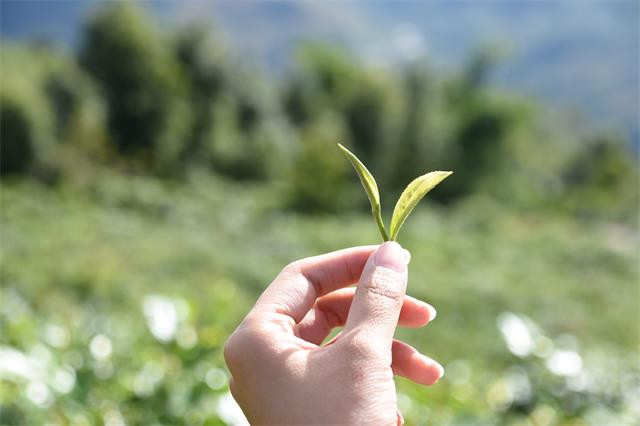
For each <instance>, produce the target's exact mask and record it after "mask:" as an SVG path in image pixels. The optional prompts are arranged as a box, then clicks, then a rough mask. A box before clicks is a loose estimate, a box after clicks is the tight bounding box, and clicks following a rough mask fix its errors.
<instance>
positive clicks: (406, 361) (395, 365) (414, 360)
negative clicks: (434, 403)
mask: <svg viewBox="0 0 640 426" xmlns="http://www.w3.org/2000/svg"><path fill="white" fill-rule="evenodd" d="M391 359H392V362H391V369H392V370H393V374H395V375H397V376H402V377H406V378H407V379H409V380H411V381H413V382H416V383H419V384H421V385H433V384H434V383H436V382H437V381H438V380H440V378H441V377H442V375H443V374H444V368H442V366H441V365H440V364H439V363H438V362H436V361H434V360H432V359H431V358H429V357H427V356H425V355H422V354H421V353H420V352H418V350H417V349H415V348H414V347H413V346H411V345H408V344H406V343H404V342H402V341H400V340H395V339H394V341H393V344H392V346H391Z"/></svg>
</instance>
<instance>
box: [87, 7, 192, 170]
mask: <svg viewBox="0 0 640 426" xmlns="http://www.w3.org/2000/svg"><path fill="white" fill-rule="evenodd" d="M166 42H167V41H166V40H164V39H163V38H162V37H160V35H159V34H158V33H156V31H155V29H154V28H153V27H152V25H151V23H150V22H149V21H148V20H147V19H146V16H145V15H144V13H143V12H142V11H141V10H140V9H138V8H137V7H136V6H133V5H132V4H131V3H115V4H110V5H108V6H105V7H104V8H103V9H102V10H100V11H99V12H98V13H97V14H96V15H95V16H94V17H93V18H92V20H91V21H90V23H89V24H88V26H87V28H86V32H85V38H84V40H83V44H82V48H81V53H80V58H81V63H82V64H83V66H84V67H85V69H87V71H88V72H89V73H90V74H91V75H92V76H94V77H95V79H96V80H97V81H98V82H99V84H100V87H101V89H102V91H103V94H104V97H105V99H106V102H107V105H108V120H109V129H110V131H111V133H112V136H113V140H114V142H115V146H116V148H117V150H118V152H119V153H121V154H122V155H124V156H128V157H134V158H136V159H137V160H140V161H141V163H142V164H143V165H145V166H146V167H148V168H150V169H151V170H154V171H159V172H162V173H172V172H175V171H176V169H179V168H180V164H179V162H180V156H181V153H182V150H183V149H184V142H185V139H186V135H187V129H188V127H189V109H188V104H187V99H186V88H185V82H184V79H183V76H182V75H181V73H180V69H179V66H178V63H177V61H176V60H175V57H174V56H173V55H172V52H171V50H170V49H167V48H166Z"/></svg>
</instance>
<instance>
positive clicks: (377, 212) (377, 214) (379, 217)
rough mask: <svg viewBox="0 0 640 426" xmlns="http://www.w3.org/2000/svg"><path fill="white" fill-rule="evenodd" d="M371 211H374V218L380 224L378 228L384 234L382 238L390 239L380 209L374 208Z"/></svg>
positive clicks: (384, 239)
mask: <svg viewBox="0 0 640 426" xmlns="http://www.w3.org/2000/svg"><path fill="white" fill-rule="evenodd" d="M371 212H372V213H373V218H374V219H375V220H376V224H377V225H378V229H379V230H380V234H381V235H382V240H383V241H389V235H387V230H386V229H385V227H384V222H383V221H382V215H381V214H380V209H372V210H371Z"/></svg>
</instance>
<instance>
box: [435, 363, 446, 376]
mask: <svg viewBox="0 0 640 426" xmlns="http://www.w3.org/2000/svg"><path fill="white" fill-rule="evenodd" d="M436 366H437V367H438V374H439V376H438V380H440V379H442V376H444V367H443V366H441V365H440V364H438V363H437V362H436Z"/></svg>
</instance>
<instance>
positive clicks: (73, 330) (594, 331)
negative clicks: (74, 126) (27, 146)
mask: <svg viewBox="0 0 640 426" xmlns="http://www.w3.org/2000/svg"><path fill="white" fill-rule="evenodd" d="M274 191H275V190H274V189H273V188H270V187H266V186H250V185H240V184H237V183H230V182H223V181H220V180H217V179H213V178H210V177H195V178H193V179H192V180H191V181H190V183H188V184H184V185H173V184H170V183H166V182H160V181H156V180H153V179H148V178H131V177H126V178H125V177H122V176H118V175H106V176H104V177H100V178H96V179H95V181H92V182H91V183H88V184H74V185H63V186H61V187H58V188H55V189H54V188H47V187H43V186H40V185H38V184H35V183H32V182H4V183H3V188H2V209H1V220H2V247H1V250H0V256H1V257H0V261H1V265H2V289H1V293H0V295H1V298H2V301H3V302H2V304H1V306H0V319H1V323H0V326H1V328H0V330H1V333H0V345H1V346H2V350H3V351H4V352H3V353H2V354H3V356H5V357H6V356H7V354H8V353H9V352H7V351H9V350H10V351H14V352H11V354H13V356H14V359H15V357H16V356H17V357H18V358H19V359H21V360H22V361H24V362H26V363H27V364H26V365H30V366H34V365H35V366H37V368H35V370H34V371H36V373H34V374H33V375H29V374H27V375H26V376H25V375H24V374H23V375H21V374H17V373H16V372H15V371H14V370H11V368H10V367H5V368H4V369H3V368H2V367H0V379H2V380H3V381H2V387H1V388H0V409H1V411H0V416H1V417H0V419H1V422H0V423H42V422H44V421H48V422H51V423H61V424H70V423H74V424H82V423H86V424H92V423H95V422H100V421H104V422H106V421H107V420H109V419H112V420H113V419H116V420H117V419H118V418H123V419H125V420H126V421H127V422H128V423H131V424H137V423H145V424H149V423H161V424H177V423H185V422H187V423H193V424H225V423H233V410H232V409H231V408H230V407H229V404H227V403H226V401H227V400H226V399H225V398H224V397H222V396H223V395H225V394H226V392H227V390H226V389H227V388H226V381H225V380H224V378H225V375H224V365H223V362H222V357H221V345H222V344H223V342H224V340H225V337H226V336H227V335H228V334H229V333H230V332H231V331H232V330H233V328H234V327H235V325H236V324H237V323H238V322H239V321H240V319H241V318H242V316H243V315H244V313H245V312H246V311H247V310H248V308H249V307H250V306H251V304H252V303H253V301H254V300H255V298H256V297H257V295H258V294H259V293H260V291H261V290H262V289H264V288H265V287H266V286H267V285H268V283H269V282H270V281H271V280H272V279H273V277H274V276H275V275H276V274H277V272H278V271H279V270H280V268H282V267H283V266H284V265H285V264H287V263H288V262H290V261H292V260H295V259H298V258H301V257H306V256H310V255H314V254H318V253H322V252H326V251H331V250H336V249H339V248H343V247H347V246H353V245H360V244H371V243H376V242H378V239H379V236H378V235H377V234H376V232H377V231H376V229H375V227H373V226H371V218H370V217H369V215H368V214H367V213H366V212H363V213H362V214H356V213H345V214H344V215H340V216H339V217H336V216H322V217H314V216H300V215H296V214H294V213H290V212H284V211H281V210H279V209H278V208H277V197H274V193H275V192H274ZM425 204H428V203H425ZM401 237H402V238H401V240H400V242H401V243H402V244H403V245H404V246H405V247H406V248H408V249H409V250H410V251H411V252H412V261H411V264H410V280H409V290H408V292H409V294H411V295H413V296H416V297H419V298H422V299H424V300H426V301H428V302H430V303H431V304H433V305H434V306H435V307H436V309H437V310H438V317H437V319H436V320H435V321H434V322H433V323H432V324H431V325H429V326H428V327H427V328H425V329H421V330H401V331H400V332H399V336H400V337H401V338H403V339H406V340H407V341H408V342H410V343H412V344H413V345H415V346H416V347H418V348H419V349H420V350H421V351H423V352H424V353H426V354H428V355H430V356H432V357H433V358H435V359H437V360H439V361H440V362H441V363H442V364H443V365H444V366H445V369H446V374H445V377H444V378H443V380H442V381H441V382H440V383H439V384H437V385H436V386H434V387H431V388H422V387H419V386H416V385H413V384H411V383H409V382H408V381H406V380H404V379H399V380H398V386H399V392H400V397H399V398H400V399H399V404H400V406H401V408H402V410H403V412H404V413H405V418H406V419H407V423H408V424H427V423H428V424H438V425H441V424H460V425H462V424H527V425H546V424H548V425H552V424H594V425H595V424H603V422H604V423H607V424H614V423H615V424H632V422H633V421H634V419H636V417H635V416H638V414H639V413H638V411H637V408H633V407H634V406H635V407H637V406H638V399H639V398H640V391H639V390H638V389H640V366H639V365H638V362H637V358H635V357H634V356H633V355H632V354H633V352H635V351H637V350H638V349H639V348H638V341H639V340H638V337H639V336H638V312H640V298H639V297H638V296H639V295H638V277H639V271H638V264H637V260H638V254H639V247H640V243H639V237H638V232H637V230H631V229H627V228H622V227H620V226H618V225H613V224H606V223H595V222H585V221H579V220H577V219H575V218H572V217H567V216H561V215H553V214H552V215H550V214H548V213H540V212H538V213H536V212H517V211H512V210H509V209H507V208H505V207H502V206H500V205H497V204H495V203H493V202H491V201H490V200H486V199H482V198H477V199H474V200H469V201H467V202H465V203H463V204H461V205H459V206H457V207H456V208H454V209H449V210H438V209H435V208H433V207H431V208H429V207H426V208H425V207H424V206H422V208H419V209H417V210H416V212H415V213H414V215H412V217H411V218H410V219H409V220H408V221H407V223H406V224H405V229H404V231H403V234H402V236H401ZM153 295H155V296H158V297H159V299H158V298H156V299H153V298H149V296H153ZM158 300H160V301H161V302H162V301H164V302H167V303H168V306H169V308H168V309H169V311H170V312H169V314H171V315H173V314H175V321H174V323H175V324H174V326H175V329H174V330H173V332H172V333H170V335H171V338H170V339H168V341H165V342H163V341H161V340H159V339H158V337H157V336H156V337H154V334H152V332H151V331H150V329H149V326H148V324H150V323H152V322H153V321H154V315H156V314H154V313H153V308H149V307H150V306H154V305H153V304H154V301H156V302H157V301H158ZM163 306H164V305H163ZM165 307H166V306H165ZM147 308H149V309H147ZM145 311H146V312H145ZM159 312H164V314H163V315H165V317H166V315H169V314H167V313H166V311H159ZM172 312H173V314H172ZM504 312H511V313H513V314H514V315H515V318H517V319H518V320H519V321H521V322H522V323H523V324H525V325H526V327H527V330H528V332H529V333H530V334H531V336H533V339H534V340H535V346H536V353H537V355H534V354H531V355H527V356H523V357H520V356H517V355H515V354H513V353H511V352H510V351H509V350H508V348H507V346H506V344H505V340H504V339H505V337H503V335H502V334H501V332H500V330H499V329H498V327H497V325H496V324H497V320H498V318H502V317H500V315H501V314H503V313H504ZM171 315H169V316H171ZM157 316H158V315H156V317H155V318H156V320H157ZM160 316H162V315H160ZM165 325H166V324H165ZM165 331H166V330H165ZM96 335H103V336H106V337H107V340H108V341H109V342H110V344H111V346H112V348H111V353H110V354H109V355H107V356H106V357H105V356H104V353H101V352H100V351H99V350H96V347H98V346H99V345H98V346H96V345H97V343H96V342H99V341H100V340H99V339H98V340H95V336H96ZM92 342H93V343H94V345H92ZM550 347H553V348H555V349H556V350H557V349H562V350H566V351H572V352H575V353H577V354H579V357H580V359H581V360H582V362H583V368H582V369H581V371H580V373H579V374H576V375H573V376H562V375H558V374H554V373H552V372H551V371H550V369H549V368H548V367H547V365H548V364H549V363H550V361H549V359H550V356H551V355H550V354H551V352H550V349H549V348H550ZM545 348H546V349H547V350H546V352H545ZM92 349H94V350H92ZM16 351H17V352H16ZM16 354H18V355H16ZM21 356H22V357H23V358H20V357H21ZM5 360H6V359H5ZM25 360H26V361H25ZM65 372H66V376H65ZM69 377H72V379H73V380H72V382H73V383H72V384H71V386H69V383H70V379H69ZM65 378H66V382H65ZM41 384H44V386H45V388H44V391H43V387H42V386H41ZM65 384H66V386H65ZM634 398H635V399H634ZM634 410H636V411H634Z"/></svg>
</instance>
